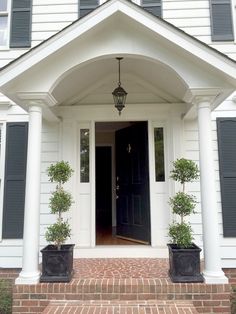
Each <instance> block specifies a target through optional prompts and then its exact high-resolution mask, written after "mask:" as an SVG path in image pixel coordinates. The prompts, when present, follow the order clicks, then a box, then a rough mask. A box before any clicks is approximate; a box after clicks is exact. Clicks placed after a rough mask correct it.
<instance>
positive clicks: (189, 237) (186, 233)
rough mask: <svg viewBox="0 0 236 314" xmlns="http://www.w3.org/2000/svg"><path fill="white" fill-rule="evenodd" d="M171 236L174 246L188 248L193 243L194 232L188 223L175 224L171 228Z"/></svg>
mask: <svg viewBox="0 0 236 314" xmlns="http://www.w3.org/2000/svg"><path fill="white" fill-rule="evenodd" d="M169 236H170V237H171V238H172V241H173V243H174V244H176V245H177V246H179V247H181V248H186V247H189V246H191V243H192V241H193V230H192V228H191V226H190V224H188V223H185V222H182V223H173V224H172V225H171V226H170V228H169Z"/></svg>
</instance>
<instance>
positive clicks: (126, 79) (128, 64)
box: [51, 57, 186, 105]
mask: <svg viewBox="0 0 236 314" xmlns="http://www.w3.org/2000/svg"><path fill="white" fill-rule="evenodd" d="M117 81H118V63H117V60H116V59H115V58H114V57H110V58H107V59H100V60H97V61H95V62H92V63H90V64H86V65H84V66H82V67H80V68H76V69H75V70H74V71H72V72H70V73H69V74H68V75H67V76H65V77H64V78H63V79H62V80H61V81H60V82H59V83H58V84H57V85H56V86H55V88H54V89H53V90H52V91H51V93H52V95H53V97H54V98H55V99H56V100H57V103H58V104H60V105H80V104H82V105H85V104H110V103H112V102H113V100H112V91H113V90H114V88H115V87H117ZM121 83H122V87H123V88H125V90H126V91H127V92H128V96H127V103H171V102H181V99H182V98H183V96H184V94H185V91H186V86H185V85H184V84H183V82H182V81H181V80H180V79H179V78H178V77H176V74H175V73H173V71H172V70H171V69H170V68H167V67H165V66H163V65H162V64H155V63H153V62H150V61H147V60H142V59H138V58H132V57H125V58H124V59H123V60H122V62H121Z"/></svg>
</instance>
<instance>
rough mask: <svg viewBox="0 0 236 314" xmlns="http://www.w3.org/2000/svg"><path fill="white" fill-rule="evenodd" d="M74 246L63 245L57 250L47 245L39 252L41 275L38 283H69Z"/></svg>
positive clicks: (53, 246)
mask: <svg viewBox="0 0 236 314" xmlns="http://www.w3.org/2000/svg"><path fill="white" fill-rule="evenodd" d="M74 246H75V245H74V244H65V245H62V246H61V249H60V250H58V249H57V247H56V246H55V245H48V246H46V247H45V248H44V249H42V250H41V253H42V275H41V277H40V282H69V281H70V280H71V278H72V272H73V249H74Z"/></svg>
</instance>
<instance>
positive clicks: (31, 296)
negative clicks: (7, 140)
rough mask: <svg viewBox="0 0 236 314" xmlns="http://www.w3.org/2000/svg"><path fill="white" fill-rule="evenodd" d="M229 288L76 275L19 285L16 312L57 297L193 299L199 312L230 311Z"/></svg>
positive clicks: (67, 299) (85, 299)
mask: <svg viewBox="0 0 236 314" xmlns="http://www.w3.org/2000/svg"><path fill="white" fill-rule="evenodd" d="M230 292H231V287H230V285H228V284H225V285H224V284H219V285H213V284H204V283H186V284H174V283H171V282H170V280H169V279H164V278H160V279H150V278H149V279H147V278H138V279H135V278H132V279H114V278H103V279H94V278H93V279H73V280H72V281H71V282H70V283H41V284H37V285H16V286H15V287H14V293H13V300H14V302H13V313H29V312H30V313H35V312H37V313H42V312H43V310H44V309H45V307H46V306H48V304H49V303H50V302H52V301H57V300H58V301H59V300H60V301H63V302H66V303H67V302H70V301H79V302H88V301H89V300H94V301H98V302H105V301H110V302H126V301H127V302H128V301H130V302H138V303H140V302H141V303H142V302H144V301H147V300H155V301H156V302H159V301H164V302H168V301H172V302H178V301H180V300H181V301H184V302H192V303H193V305H194V307H195V308H196V310H197V311H198V312H199V313H227V314H229V313H230ZM58 313H59V312H58ZM72 313H73V312H72ZM86 313H87V312H86ZM83 314H84V313H83ZM89 314H90V313H89ZM96 314H97V313H96Z"/></svg>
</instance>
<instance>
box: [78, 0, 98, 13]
mask: <svg viewBox="0 0 236 314" xmlns="http://www.w3.org/2000/svg"><path fill="white" fill-rule="evenodd" d="M97 6H98V0H80V1H79V16H80V17H82V16H85V15H87V14H88V13H90V12H91V11H93V10H94V9H96V7H97Z"/></svg>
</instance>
